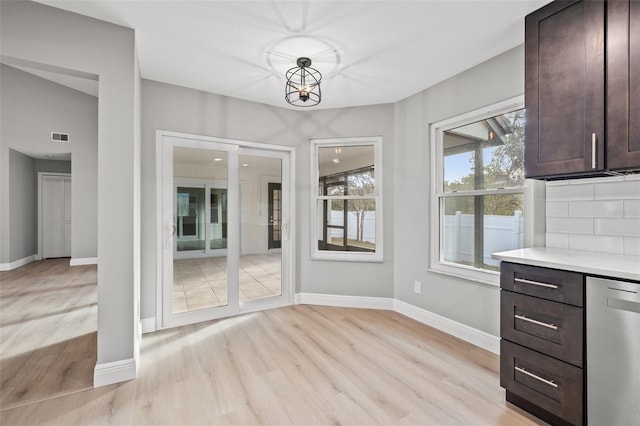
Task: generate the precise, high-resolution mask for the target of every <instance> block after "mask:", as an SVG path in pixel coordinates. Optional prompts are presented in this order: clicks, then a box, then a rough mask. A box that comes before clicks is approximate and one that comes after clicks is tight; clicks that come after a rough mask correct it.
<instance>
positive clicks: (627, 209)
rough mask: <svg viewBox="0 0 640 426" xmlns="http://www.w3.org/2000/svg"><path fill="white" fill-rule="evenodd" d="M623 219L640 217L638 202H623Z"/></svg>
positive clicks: (639, 201) (639, 203) (639, 204)
mask: <svg viewBox="0 0 640 426" xmlns="http://www.w3.org/2000/svg"><path fill="white" fill-rule="evenodd" d="M624 217H640V200H624Z"/></svg>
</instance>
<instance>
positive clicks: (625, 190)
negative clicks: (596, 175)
mask: <svg viewBox="0 0 640 426" xmlns="http://www.w3.org/2000/svg"><path fill="white" fill-rule="evenodd" d="M594 186H595V192H594V196H595V199H596V200H639V199H640V180H625V181H623V182H607V183H599V184H597V185H594Z"/></svg>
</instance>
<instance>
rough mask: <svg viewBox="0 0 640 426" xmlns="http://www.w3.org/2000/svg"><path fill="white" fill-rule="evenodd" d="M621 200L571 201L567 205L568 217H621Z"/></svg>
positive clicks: (622, 210) (622, 212)
mask: <svg viewBox="0 0 640 426" xmlns="http://www.w3.org/2000/svg"><path fill="white" fill-rule="evenodd" d="M623 214H624V204H623V202H622V200H610V201H572V202H570V203H569V216H570V217H622V216H623Z"/></svg>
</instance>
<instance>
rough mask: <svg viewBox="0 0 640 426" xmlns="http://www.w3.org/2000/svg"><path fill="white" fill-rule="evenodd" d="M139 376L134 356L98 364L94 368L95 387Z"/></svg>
mask: <svg viewBox="0 0 640 426" xmlns="http://www.w3.org/2000/svg"><path fill="white" fill-rule="evenodd" d="M137 376H138V368H137V363H136V360H135V359H133V358H131V359H124V360H122V361H114V362H107V363H104V364H96V366H95V368H94V369H93V387H94V388H99V387H100V386H107V385H111V384H113V383H119V382H125V381H127V380H133V379H135V378H136V377H137Z"/></svg>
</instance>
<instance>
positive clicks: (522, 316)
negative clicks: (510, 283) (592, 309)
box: [500, 290, 584, 367]
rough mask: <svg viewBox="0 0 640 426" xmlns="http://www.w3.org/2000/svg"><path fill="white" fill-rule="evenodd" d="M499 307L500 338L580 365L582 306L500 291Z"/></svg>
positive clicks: (582, 322) (582, 339)
mask: <svg viewBox="0 0 640 426" xmlns="http://www.w3.org/2000/svg"><path fill="white" fill-rule="evenodd" d="M500 310H501V313H500V335H501V336H502V338H504V339H507V340H510V341H512V342H515V343H518V344H520V345H522V346H526V347H528V348H531V349H535V350H536V351H538V352H542V353H544V354H546V355H549V356H552V357H554V358H558V359H560V360H562V361H566V362H568V363H571V364H573V365H575V366H577V367H582V365H583V364H582V363H583V359H582V358H583V356H582V355H583V341H584V335H583V329H584V328H583V325H584V316H583V308H579V307H576V306H572V305H565V304H563V303H558V302H552V301H549V300H544V299H539V298H537V297H532V296H527V295H524V294H518V293H512V292H510V291H506V290H503V291H501V292H500Z"/></svg>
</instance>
